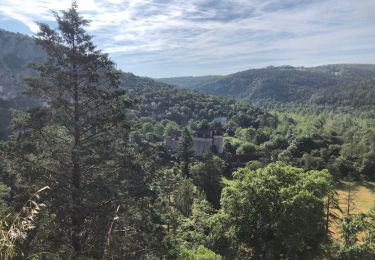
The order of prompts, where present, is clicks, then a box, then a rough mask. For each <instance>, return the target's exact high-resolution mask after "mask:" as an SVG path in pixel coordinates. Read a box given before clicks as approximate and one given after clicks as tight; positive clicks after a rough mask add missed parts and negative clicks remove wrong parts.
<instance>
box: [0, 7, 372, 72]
mask: <svg viewBox="0 0 375 260" xmlns="http://www.w3.org/2000/svg"><path fill="white" fill-rule="evenodd" d="M70 4H71V2H70V1H69V0H59V1H56V0H1V2H0V28H3V29H6V30H9V31H16V32H21V33H25V34H29V35H32V34H33V33H35V32H36V31H37V26H36V24H35V21H41V22H46V23H49V24H51V25H53V17H52V15H51V13H50V10H62V9H66V8H68V7H69V6H70ZM78 6H79V10H80V12H81V14H82V15H83V16H84V17H86V18H88V19H90V20H91V21H92V22H91V24H90V26H89V27H88V28H87V29H88V30H89V32H90V33H91V34H92V35H94V36H95V38H94V41H95V43H96V44H97V45H98V46H99V47H100V48H101V49H103V50H104V51H106V52H109V53H110V55H111V57H112V59H113V60H114V61H115V62H116V63H117V65H118V67H119V68H121V69H122V70H124V71H129V72H133V73H135V74H137V75H142V76H150V77H171V76H187V75H212V74H229V73H232V72H237V71H240V70H245V69H249V68H259V67H265V66H268V65H287V64H288V65H295V66H315V65H322V64H332V63H375V0H310V1H309V0H78Z"/></svg>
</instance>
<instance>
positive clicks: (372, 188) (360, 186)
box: [336, 181, 375, 215]
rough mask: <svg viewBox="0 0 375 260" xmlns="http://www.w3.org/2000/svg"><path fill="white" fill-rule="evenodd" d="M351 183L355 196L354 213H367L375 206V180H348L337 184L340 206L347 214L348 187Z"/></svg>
mask: <svg viewBox="0 0 375 260" xmlns="http://www.w3.org/2000/svg"><path fill="white" fill-rule="evenodd" d="M349 184H350V185H351V190H352V192H351V194H352V196H353V205H352V206H351V207H352V210H351V211H352V213H354V214H356V213H360V212H362V213H367V212H368V211H370V209H371V208H372V207H374V206H375V182H347V181H345V182H344V181H343V182H340V183H338V184H337V186H336V191H337V193H338V194H339V201H340V207H341V208H342V210H343V211H344V215H345V214H346V208H347V198H348V194H349V192H348V188H349Z"/></svg>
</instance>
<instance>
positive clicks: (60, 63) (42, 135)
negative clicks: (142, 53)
mask: <svg viewBox="0 0 375 260" xmlns="http://www.w3.org/2000/svg"><path fill="white" fill-rule="evenodd" d="M54 15H55V18H56V21H57V25H58V27H57V29H52V28H50V27H49V26H48V25H46V24H39V28H40V31H39V32H38V34H37V36H36V42H37V43H38V44H39V45H40V46H41V47H42V48H43V49H44V50H45V51H46V53H47V56H48V59H47V61H46V62H45V63H44V64H32V65H31V67H32V68H33V69H34V70H35V71H37V72H38V77H34V78H28V79H27V83H28V85H29V88H28V89H27V93H28V94H30V95H32V96H35V97H41V98H42V99H44V100H45V101H47V102H48V105H47V106H44V107H38V108H34V109H31V110H29V111H27V112H25V113H21V112H20V113H18V114H17V115H16V117H15V119H14V127H16V128H17V127H18V128H19V131H18V132H17V133H16V134H15V136H14V137H13V142H11V143H10V144H9V158H11V159H12V160H13V162H12V165H11V167H10V168H11V169H12V170H13V171H14V172H19V173H20V175H21V179H22V181H21V182H22V183H23V184H24V185H23V187H24V189H27V188H28V187H33V186H38V187H40V185H41V184H43V185H48V186H50V187H51V192H50V193H49V196H48V198H46V202H47V203H46V204H47V206H48V207H47V208H48V210H49V216H50V217H53V218H54V221H53V223H54V224H53V225H54V227H49V228H53V229H55V230H53V231H52V230H51V232H50V233H49V234H48V235H47V238H46V239H47V240H46V241H45V243H46V244H48V243H52V244H54V246H57V245H60V248H59V249H53V250H56V251H57V250H61V251H66V249H64V248H63V245H69V244H70V245H71V249H72V253H71V255H72V256H73V258H78V257H81V256H83V255H87V256H91V257H99V256H101V255H104V252H105V251H106V247H107V241H108V236H107V231H108V229H109V226H112V224H111V223H112V222H113V216H112V215H113V214H114V212H116V214H121V211H122V210H125V209H123V208H120V210H119V211H120V212H118V210H117V211H116V209H118V206H119V205H122V203H124V201H125V199H121V196H127V195H124V194H126V192H127V191H128V190H129V189H131V187H132V185H133V184H131V183H130V182H129V181H127V180H128V179H129V174H131V173H129V172H130V170H129V163H128V161H127V159H126V158H129V157H131V155H129V154H128V151H127V150H126V146H127V145H126V142H127V141H126V140H127V136H128V132H129V129H130V126H129V123H128V121H127V118H126V113H127V111H128V108H130V107H131V105H132V102H131V101H129V100H128V99H127V97H126V96H125V92H124V90H122V89H121V88H120V73H119V72H118V71H117V70H116V69H115V65H114V63H113V62H112V61H111V60H110V59H109V58H108V55H107V54H103V53H102V52H101V51H100V50H98V49H97V48H96V46H95V45H94V44H93V42H92V37H91V36H90V35H88V34H87V33H86V31H85V29H84V27H85V26H86V25H88V21H87V20H85V19H84V18H82V17H81V16H80V15H79V14H78V12H77V5H76V3H75V2H74V3H73V4H72V7H71V8H70V9H68V10H67V11H62V12H61V13H54ZM138 170H139V172H141V171H142V170H141V169H138ZM134 180H137V178H133V181H134ZM20 186H21V184H20ZM126 188H129V189H128V190H127V189H126ZM127 210H130V209H129V208H127ZM51 223H52V222H51ZM110 224H111V225H110ZM67 231H68V232H67ZM69 234H70V235H69ZM35 236H36V235H35ZM69 250H70V249H69ZM94 251H95V253H93V252H94ZM68 255H69V254H68ZM59 256H60V257H61V254H60V255H59Z"/></svg>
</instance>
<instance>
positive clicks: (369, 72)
mask: <svg viewBox="0 0 375 260" xmlns="http://www.w3.org/2000/svg"><path fill="white" fill-rule="evenodd" d="M0 47H1V48H0V97H1V98H2V99H12V98H14V97H15V96H16V93H17V92H19V89H20V88H21V86H22V77H23V76H25V75H28V74H29V73H30V71H29V70H28V69H27V68H26V67H25V66H26V64H27V63H29V62H35V61H37V62H38V61H41V60H43V59H44V57H45V54H44V53H43V51H42V50H41V49H40V48H39V47H38V46H37V45H36V44H35V43H34V41H33V40H32V38H31V37H28V36H25V35H22V34H19V33H12V32H7V31H4V30H0ZM133 76H134V75H133ZM373 78H375V65H372V64H335V65H325V66H318V67H310V68H307V67H292V66H280V67H273V66H270V67H267V68H262V69H249V70H245V71H241V72H237V73H234V74H230V75H227V76H219V75H218V76H215V75H211V76H202V77H177V78H160V79H157V80H156V81H155V80H152V79H148V80H147V84H148V85H149V86H154V87H155V88H159V87H160V83H159V82H163V83H166V84H170V85H175V86H179V87H182V88H187V89H191V90H195V91H199V92H203V93H207V94H213V95H217V96H225V97H231V98H241V99H246V100H250V101H252V102H253V103H256V102H258V101H266V102H278V103H283V102H300V103H301V102H309V103H312V104H318V105H329V106H336V105H350V106H366V105H374V104H375V101H374V100H375V99H373V98H371V97H373V96H374V95H375V94H374V93H375V86H374V81H373V80H371V79H373ZM139 79H140V78H139ZM157 81H158V82H157ZM133 82H134V80H133ZM140 82H144V80H140ZM357 86H360V87H357ZM364 90H366V91H365V92H364ZM327 97H329V98H327ZM351 100H361V101H363V102H351Z"/></svg>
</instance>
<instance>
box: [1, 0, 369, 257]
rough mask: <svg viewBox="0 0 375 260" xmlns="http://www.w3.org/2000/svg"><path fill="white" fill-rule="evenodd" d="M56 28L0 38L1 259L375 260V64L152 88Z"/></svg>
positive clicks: (269, 71) (81, 28) (66, 26)
mask: <svg viewBox="0 0 375 260" xmlns="http://www.w3.org/2000/svg"><path fill="white" fill-rule="evenodd" d="M56 22H57V25H58V26H57V28H51V27H50V26H48V25H46V24H40V25H39V27H40V28H39V32H38V33H37V34H36V36H35V38H34V39H31V38H29V37H27V36H22V35H19V34H13V33H10V32H4V31H0V44H1V47H2V48H1V55H0V64H1V67H0V86H2V88H1V92H0V95H1V98H0V116H1V117H0V140H1V141H0V259H27V258H31V259H186V260H188V259H206V260H219V259H373V258H375V244H374V241H375V237H374V236H375V205H372V209H370V210H368V211H367V212H357V211H355V205H354V201H353V197H351V192H352V190H351V186H350V185H349V188H348V194H349V195H348V198H347V199H346V200H345V203H344V204H345V206H344V208H343V207H341V206H340V203H339V197H338V193H337V191H336V187H337V185H339V184H340V183H343V182H345V183H347V182H349V183H351V182H353V181H357V182H360V183H363V184H366V185H367V186H368V187H372V186H374V185H375V184H374V181H375V107H374V101H373V100H374V99H373V97H374V91H375V88H374V84H375V83H374V78H375V65H327V66H321V67H314V68H295V67H291V66H283V67H268V68H265V69H258V70H249V71H244V72H239V73H236V74H232V75H228V76H220V77H219V76H218V77H216V76H207V77H203V78H197V79H196V78H193V77H187V78H177V79H159V80H154V79H151V78H146V77H138V76H136V75H134V74H132V73H127V72H123V71H121V70H118V69H117V68H116V66H115V64H114V63H113V62H112V61H111V59H110V58H109V56H108V55H107V54H105V53H103V52H102V51H100V50H99V49H98V48H97V47H96V46H95V45H94V44H93V42H92V37H91V36H90V35H89V34H87V32H86V31H85V27H86V26H87V25H88V23H89V22H88V21H87V20H85V19H83V18H82V17H81V16H80V15H79V13H78V11H77V6H76V5H75V4H73V5H72V8H70V9H68V10H67V11H62V12H60V13H56ZM19 49H24V50H26V51H25V53H23V51H19V52H18V50H19ZM27 50H33V51H31V52H30V51H27ZM29 53H32V54H29ZM29 55H31V56H29ZM27 64H28V65H27ZM26 65H27V66H26ZM9 75H12V76H11V77H8V76H9ZM181 82H182V83H181ZM180 83H181V84H180ZM171 84H172V85H171ZM176 85H177V86H176ZM178 85H180V86H182V87H185V89H184V88H181V87H178ZM186 88H187V89H186ZM195 90H196V91H195ZM201 92H206V93H201ZM215 136H216V137H218V136H219V137H223V140H224V143H223V152H220V151H219V150H218V149H216V148H215V146H212V147H210V149H209V151H208V152H205V153H204V154H203V155H197V154H196V153H195V150H194V144H195V143H194V142H196V141H197V140H198V141H199V140H201V139H204V140H210V138H211V139H213V140H214V138H215ZM172 137H173V138H175V137H176V140H177V141H176V142H177V146H176V149H168V147H167V145H166V140H167V138H172ZM352 196H353V194H352ZM370 204H371V201H370Z"/></svg>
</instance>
